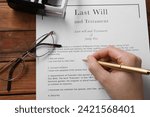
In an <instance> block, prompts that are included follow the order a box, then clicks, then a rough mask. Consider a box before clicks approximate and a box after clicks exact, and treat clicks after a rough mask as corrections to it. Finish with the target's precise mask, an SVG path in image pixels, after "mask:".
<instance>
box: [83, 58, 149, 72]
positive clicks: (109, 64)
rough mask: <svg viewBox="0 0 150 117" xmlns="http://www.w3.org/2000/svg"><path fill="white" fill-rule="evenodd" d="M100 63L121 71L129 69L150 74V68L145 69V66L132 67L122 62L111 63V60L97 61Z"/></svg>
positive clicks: (129, 70)
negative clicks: (121, 63)
mask: <svg viewBox="0 0 150 117" xmlns="http://www.w3.org/2000/svg"><path fill="white" fill-rule="evenodd" d="M83 61H85V62H87V59H83ZM97 62H98V63H99V64H100V65H102V66H104V67H108V68H112V69H117V70H121V71H128V72H137V73H141V74H145V75H149V74H150V70H148V69H143V68H138V67H130V66H126V65H120V64H115V63H109V62H103V61H97Z"/></svg>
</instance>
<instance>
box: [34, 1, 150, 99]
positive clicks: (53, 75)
mask: <svg viewBox="0 0 150 117" xmlns="http://www.w3.org/2000/svg"><path fill="white" fill-rule="evenodd" d="M49 31H54V32H55V33H56V37H55V43H58V44H61V45H62V47H61V48H55V49H54V50H53V52H52V53H50V54H49V55H48V56H46V57H42V58H37V61H36V81H37V85H36V87H37V89H36V97H37V99H42V100H54V99H60V100H68V99H75V100H89V99H94V100H97V99H111V98H110V97H109V95H108V94H107V92H106V91H105V89H104V88H103V86H102V85H101V84H100V82H98V81H97V80H95V78H94V77H93V75H92V74H91V73H90V72H89V70H88V67H87V65H86V63H85V62H83V61H82V60H83V59H85V58H86V57H87V56H88V55H90V54H92V53H94V52H95V51H97V50H99V49H102V48H105V47H107V46H108V45H114V46H115V47H118V48H121V49H123V50H125V51H128V52H131V53H134V54H135V55H137V56H140V57H141V58H142V61H143V63H142V67H143V68H150V62H149V60H150V54H149V37H148V27H147V16H146V5H145V1H144V0H69V3H68V5H67V9H66V15H65V17H64V18H59V17H53V16H51V17H48V16H39V15H37V17H36V36H37V38H38V37H39V36H41V35H43V34H44V33H47V32H49ZM143 79H144V90H145V99H150V94H149V91H150V85H149V84H150V77H149V76H143Z"/></svg>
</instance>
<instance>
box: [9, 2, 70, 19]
mask: <svg viewBox="0 0 150 117" xmlns="http://www.w3.org/2000/svg"><path fill="white" fill-rule="evenodd" d="M67 2H68V0H7V3H8V5H9V6H10V7H11V8H13V9H15V10H20V11H25V12H29V13H34V14H41V15H56V16H62V17H63V16H64V15H65V11H66V6H67Z"/></svg>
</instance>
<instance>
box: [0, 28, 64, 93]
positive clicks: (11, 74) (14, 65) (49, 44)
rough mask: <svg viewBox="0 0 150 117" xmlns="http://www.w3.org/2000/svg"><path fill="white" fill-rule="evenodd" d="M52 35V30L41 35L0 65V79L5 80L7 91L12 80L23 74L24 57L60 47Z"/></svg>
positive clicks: (46, 52) (35, 55)
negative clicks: (24, 49) (27, 48)
mask: <svg viewBox="0 0 150 117" xmlns="http://www.w3.org/2000/svg"><path fill="white" fill-rule="evenodd" d="M54 36H55V32H54V31H51V32H49V33H46V34H44V35H42V36H41V37H39V38H38V39H37V40H36V41H35V42H34V43H33V44H32V45H31V47H30V49H29V50H27V51H25V52H24V53H23V54H22V55H21V56H20V57H19V58H15V59H12V60H11V61H9V62H8V63H7V64H5V65H3V66H1V67H0V80H2V81H7V91H10V90H11V83H12V81H16V80H18V79H20V78H21V77H22V76H23V74H24V72H25V58H26V57H27V56H29V57H34V58H36V57H43V56H45V55H48V54H51V52H52V51H53V50H54V48H55V47H56V48H60V47H62V46H61V45H60V44H55V40H54ZM35 51H36V52H35ZM6 72H8V76H6V75H5V73H6Z"/></svg>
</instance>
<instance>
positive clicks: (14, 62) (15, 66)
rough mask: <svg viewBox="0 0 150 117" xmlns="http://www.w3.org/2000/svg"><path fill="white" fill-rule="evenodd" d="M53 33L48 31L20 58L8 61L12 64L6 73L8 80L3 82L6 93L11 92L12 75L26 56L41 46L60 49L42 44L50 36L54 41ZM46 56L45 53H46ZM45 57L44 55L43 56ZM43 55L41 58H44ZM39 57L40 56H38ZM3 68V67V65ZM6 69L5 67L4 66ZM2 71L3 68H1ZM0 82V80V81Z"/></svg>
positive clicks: (56, 45)
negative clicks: (5, 85) (5, 83)
mask: <svg viewBox="0 0 150 117" xmlns="http://www.w3.org/2000/svg"><path fill="white" fill-rule="evenodd" d="M54 33H55V32H54V31H50V32H49V33H46V34H44V35H42V36H40V37H39V38H38V39H37V40H39V39H41V38H42V39H41V40H40V41H39V42H38V43H36V42H37V40H36V41H35V42H34V44H35V45H34V46H33V47H31V48H30V49H29V50H27V51H25V52H24V53H23V54H22V55H21V57H18V58H16V59H15V60H13V61H10V62H12V64H11V66H10V70H9V73H8V80H5V81H7V91H8V92H9V91H10V90H11V82H12V81H13V80H14V78H12V76H13V73H14V71H15V69H16V68H17V66H18V65H19V64H20V63H22V62H24V59H25V58H26V56H28V55H30V53H33V52H35V51H36V47H38V46H41V45H48V46H53V48H55V47H58V48H60V47H62V45H60V44H54V43H53V44H51V43H42V42H43V41H44V40H45V39H46V38H47V37H49V36H50V35H51V37H52V39H53V40H54V37H53V34H54ZM46 54H47V53H46ZM44 55H45V54H44ZM44 55H43V56H44ZM40 57H41V56H40ZM4 66H5V65H4ZM24 66H25V65H24V64H23V67H24ZM6 67H7V66H6ZM2 69H3V68H2ZM1 80H2V79H1Z"/></svg>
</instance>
